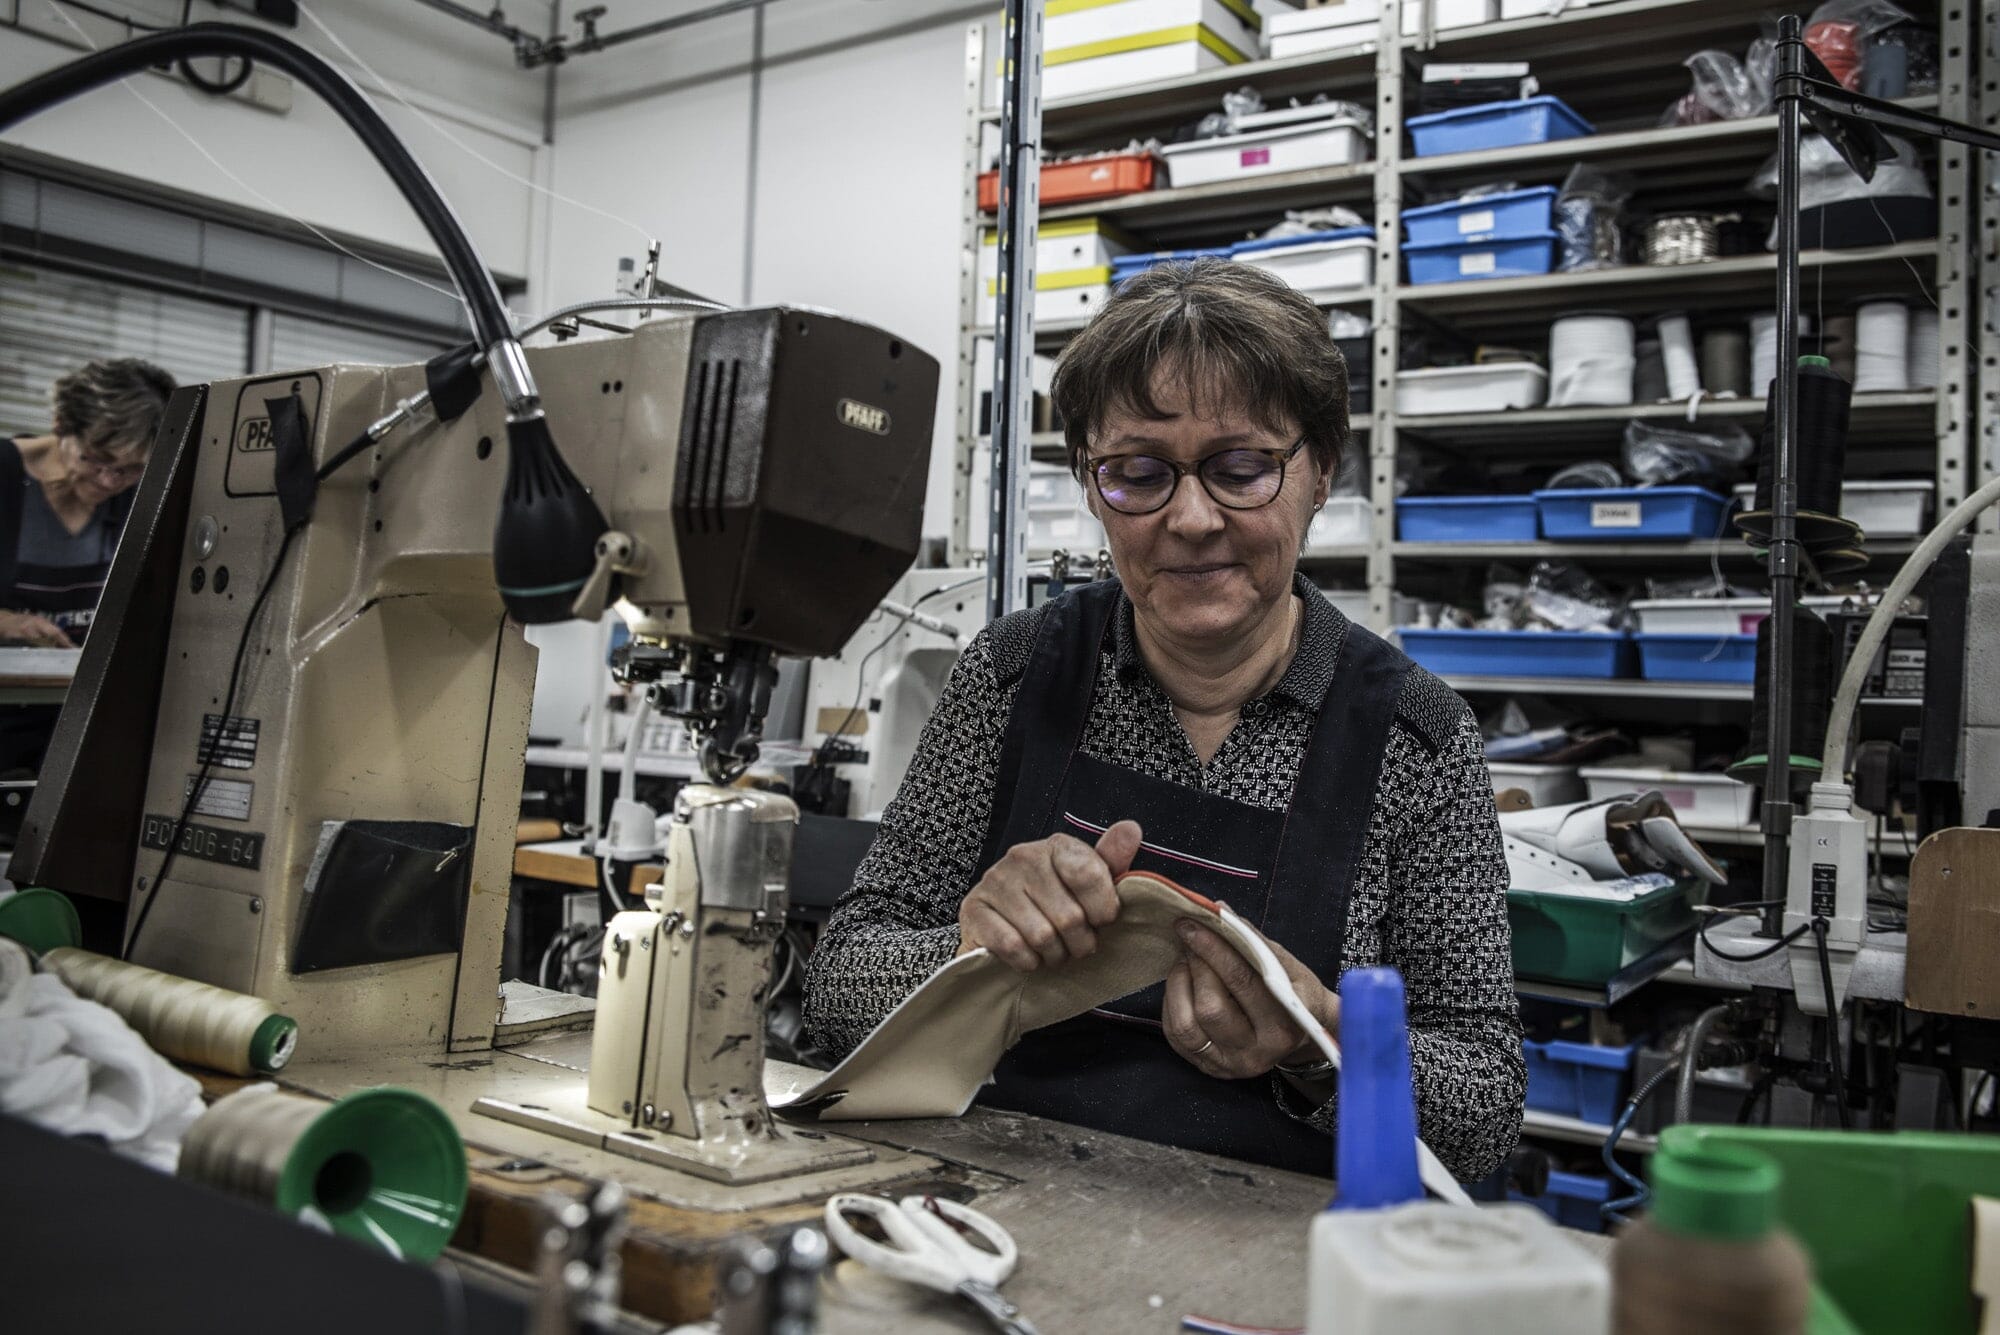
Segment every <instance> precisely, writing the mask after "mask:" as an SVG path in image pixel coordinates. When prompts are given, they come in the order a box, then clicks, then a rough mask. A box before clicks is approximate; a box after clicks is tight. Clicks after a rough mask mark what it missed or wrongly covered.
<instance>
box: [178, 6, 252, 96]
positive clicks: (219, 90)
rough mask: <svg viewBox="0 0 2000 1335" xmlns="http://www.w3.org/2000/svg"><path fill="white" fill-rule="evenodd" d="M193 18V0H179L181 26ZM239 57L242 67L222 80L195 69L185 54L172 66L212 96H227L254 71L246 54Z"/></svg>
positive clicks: (248, 78)
mask: <svg viewBox="0 0 2000 1335" xmlns="http://www.w3.org/2000/svg"><path fill="white" fill-rule="evenodd" d="M193 18H194V0H181V26H182V27H183V28H185V27H187V26H188V24H189V22H191V21H192V20H193ZM228 58H229V57H227V56H224V57H222V59H223V60H227V59H228ZM240 59H241V60H242V61H243V68H242V69H241V70H239V71H237V72H236V74H235V75H234V77H232V78H228V79H222V80H214V79H210V78H208V77H207V76H206V75H204V74H202V73H201V72H200V71H198V70H197V69H195V67H194V62H193V61H191V60H189V59H188V58H187V57H186V56H182V57H181V58H180V59H179V60H176V61H175V62H174V68H175V69H177V70H179V71H180V73H181V77H182V78H183V79H186V80H187V81H188V82H189V83H191V84H193V85H194V86H195V87H196V88H199V89H200V90H201V91H202V92H204V93H207V94H209V95H210V96H212V97H228V96H229V95H230V94H231V93H233V92H235V91H236V90H237V89H239V88H241V87H242V86H243V85H244V84H246V83H249V82H250V76H251V74H253V73H254V72H255V71H256V65H255V63H254V62H253V61H251V59H250V58H249V57H248V56H243V57H240Z"/></svg>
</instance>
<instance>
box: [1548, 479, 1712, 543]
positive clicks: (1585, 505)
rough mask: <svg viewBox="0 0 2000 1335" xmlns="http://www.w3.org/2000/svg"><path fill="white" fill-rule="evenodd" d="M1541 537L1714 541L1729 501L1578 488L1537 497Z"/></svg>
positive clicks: (1703, 493)
mask: <svg viewBox="0 0 2000 1335" xmlns="http://www.w3.org/2000/svg"><path fill="white" fill-rule="evenodd" d="M1535 504H1536V505H1537V506H1539V507H1540V509H1541V513H1542V536H1543V537H1545V538H1547V539H1548V540H1549V541H1551V542H1629V541H1631V540H1632V539H1634V538H1638V539H1640V540H1642V541H1648V542H1650V541H1680V542H1686V541H1689V540H1690V539H1694V538H1719V537H1721V536H1722V531H1723V517H1724V515H1726V514H1727V513H1728V510H1729V498H1728V497H1727V496H1719V495H1717V494H1716V493H1715V492H1712V491H1709V490H1707V489H1706V488H1704V487H1579V488H1577V489H1575V490H1567V491H1538V492H1536V493H1535Z"/></svg>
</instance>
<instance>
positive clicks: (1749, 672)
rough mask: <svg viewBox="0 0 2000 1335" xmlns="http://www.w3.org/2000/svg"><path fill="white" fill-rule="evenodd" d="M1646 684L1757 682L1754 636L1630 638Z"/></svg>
mask: <svg viewBox="0 0 2000 1335" xmlns="http://www.w3.org/2000/svg"><path fill="white" fill-rule="evenodd" d="M1632 638H1633V639H1634V640H1637V641H1638V643H1639V675H1640V676H1642V677H1644V678H1646V679H1647V680H1648V681H1733V682H1741V683H1743V684H1744V685H1750V684H1752V683H1754V682H1755V681H1756V680H1757V637H1756V636H1755V635H1659V634H1654V635H1634V636H1633V637H1632Z"/></svg>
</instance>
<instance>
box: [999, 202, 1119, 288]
mask: <svg viewBox="0 0 2000 1335" xmlns="http://www.w3.org/2000/svg"><path fill="white" fill-rule="evenodd" d="M1131 253H1132V243H1131V242H1130V240H1128V239H1127V238H1126V236H1125V234H1124V233H1123V232H1120V231H1118V230H1116V229H1115V228H1111V227H1108V226H1106V225H1105V224H1103V223H1101V222H1099V221H1098V220H1097V219H1095V218H1074V219H1069V220H1066V221H1063V222H1052V223H1044V224H1042V225H1041V226H1040V227H1038V228H1036V229H1035V272H1036V273H1037V274H1045V273H1063V272H1067V271H1072V270H1076V269H1108V268H1110V267H1111V261H1112V260H1114V259H1116V258H1118V257H1119V256H1120V255H1129V254H1131ZM999 275H1000V234H999V233H998V232H995V231H991V230H988V231H984V232H981V233H980V238H979V281H980V282H982V283H991V282H992V281H993V280H994V279H996V278H998V277H999Z"/></svg>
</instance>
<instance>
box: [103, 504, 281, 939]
mask: <svg viewBox="0 0 2000 1335" xmlns="http://www.w3.org/2000/svg"><path fill="white" fill-rule="evenodd" d="M303 527H304V525H298V526H296V527H293V528H288V529H286V530H285V536H284V539H283V540H282V541H281V542H279V544H278V555H277V557H276V558H275V559H274V560H273V561H272V562H271V569H270V570H269V571H268V572H267V573H266V574H265V576H264V582H263V583H262V584H261V585H259V586H258V588H257V597H256V598H255V599H254V600H253V601H252V602H251V604H250V614H249V616H247V617H245V618H244V620H243V633H242V634H241V635H239V636H237V638H236V661H235V663H234V664H233V665H231V667H230V669H229V689H228V690H227V691H225V692H223V696H222V714H221V716H220V718H219V719H218V720H217V722H216V725H215V738H214V740H213V741H211V742H209V743H208V748H207V750H206V752H205V753H204V754H203V755H202V756H201V768H200V769H199V770H197V771H196V772H195V777H194V783H193V784H192V785H190V786H189V788H188V795H187V800H186V801H184V802H182V803H181V814H180V815H178V816H176V817H175V818H174V824H173V828H172V829H171V830H169V831H168V832H167V848H166V856H165V857H163V858H161V859H160V867H159V870H158V871H156V872H154V873H153V891H152V893H151V894H149V895H147V896H146V902H145V903H144V904H141V905H140V906H139V916H138V917H137V918H136V919H135V920H134V921H133V923H132V934H131V936H129V937H127V938H126V941H125V958H126V959H128V960H129V959H131V958H132V957H133V955H134V954H135V953H136V952H137V951H138V949H139V935H140V933H142V932H144V931H145V930H146V920H147V919H148V918H149V917H151V916H152V912H153V906H154V905H155V904H157V903H159V902H160V892H161V891H163V890H165V889H166V887H167V872H168V871H169V870H171V869H172V867H173V865H174V855H175V854H176V853H178V852H179V851H180V845H181V835H182V833H184V832H185V830H186V828H187V823H188V818H189V817H190V816H192V815H194V810H195V806H196V804H197V803H199V802H200V801H201V798H202V794H203V793H204V792H206V791H207V788H208V779H209V774H210V773H211V772H212V771H213V770H214V768H215V758H216V757H217V756H218V755H220V754H222V744H223V739H224V738H225V737H226V736H227V734H228V732H229V720H230V719H231V718H232V717H233V716H234V714H235V711H236V691H237V688H238V687H239V686H240V685H242V682H243V655H244V653H245V651H247V650H248V649H249V647H250V633H251V631H253V630H255V629H256V626H257V620H258V617H259V616H260V615H261V614H262V612H263V610H264V603H265V600H267V599H268V598H269V597H270V596H271V590H272V589H273V588H274V587H276V585H277V583H278V572H280V571H281V570H283V569H284V568H285V557H286V556H287V555H289V554H290V553H291V550H292V540H293V539H294V538H296V537H298V535H299V532H300V530H301V529H302V528H303Z"/></svg>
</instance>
